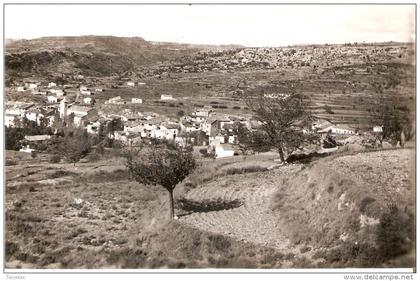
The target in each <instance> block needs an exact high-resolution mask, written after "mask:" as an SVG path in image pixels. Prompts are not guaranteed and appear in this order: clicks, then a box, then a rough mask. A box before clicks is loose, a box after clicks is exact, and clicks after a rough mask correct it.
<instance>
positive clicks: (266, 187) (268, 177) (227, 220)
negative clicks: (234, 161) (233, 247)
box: [179, 165, 300, 252]
mask: <svg viewBox="0 0 420 281" xmlns="http://www.w3.org/2000/svg"><path fill="white" fill-rule="evenodd" d="M298 169H300V166H298V165H296V166H295V165H291V166H286V167H281V168H280V169H279V170H275V171H270V172H263V173H252V174H245V175H233V176H227V177H224V178H221V179H218V180H216V181H213V182H211V183H209V184H206V185H204V186H202V187H200V188H196V189H194V190H191V191H190V192H189V193H188V194H187V195H186V198H187V199H190V200H195V201H201V200H205V199H207V200H211V199H216V198H223V199H225V200H226V201H230V200H234V199H238V200H241V201H242V202H243V205H242V206H240V207H238V208H234V209H229V210H221V211H213V212H205V213H204V212H202V213H192V214H190V215H186V216H183V217H181V218H179V220H180V221H181V222H183V223H185V224H188V225H190V226H193V227H196V228H199V229H202V230H205V231H209V232H213V233H217V234H222V235H226V236H230V237H232V238H234V239H237V240H240V241H246V242H251V243H254V244H258V245H262V246H267V247H271V248H275V249H279V250H287V251H289V252H296V249H295V250H294V248H295V247H291V245H289V240H288V239H287V237H286V236H285V235H284V234H283V232H282V229H281V225H279V219H278V216H275V215H274V213H273V212H272V211H271V209H270V205H271V200H272V195H273V192H275V190H276V187H277V186H278V185H279V184H281V181H282V178H283V177H287V176H288V175H290V174H291V173H292V172H294V171H297V170H298ZM262 177H263V180H261V179H262ZM244 184H246V186H245V185H244Z"/></svg>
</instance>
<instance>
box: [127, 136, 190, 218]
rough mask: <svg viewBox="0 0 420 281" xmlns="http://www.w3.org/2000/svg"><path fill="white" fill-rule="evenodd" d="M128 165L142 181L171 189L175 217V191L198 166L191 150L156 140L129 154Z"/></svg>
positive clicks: (171, 209) (171, 212)
mask: <svg viewBox="0 0 420 281" xmlns="http://www.w3.org/2000/svg"><path fill="white" fill-rule="evenodd" d="M126 158H127V167H128V169H129V171H130V174H131V176H132V177H133V178H134V179H135V180H136V181H137V182H139V183H143V184H146V185H159V186H162V187H163V188H165V189H166V190H167V191H168V192H169V202H170V218H173V216H174V204H173V190H174V189H175V187H176V185H177V184H178V183H179V182H181V181H182V180H184V179H185V178H186V177H187V176H188V175H189V174H190V173H191V172H192V171H193V170H194V168H195V167H196V162H195V159H194V157H193V155H192V151H191V149H188V148H183V147H179V146H176V145H175V144H170V143H165V142H152V143H150V144H148V145H147V146H144V147H143V148H142V149H141V150H137V151H135V152H134V153H133V152H132V153H127V156H126Z"/></svg>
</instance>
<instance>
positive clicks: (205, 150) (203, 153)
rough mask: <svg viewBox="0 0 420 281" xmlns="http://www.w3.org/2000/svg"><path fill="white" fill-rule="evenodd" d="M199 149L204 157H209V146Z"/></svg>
mask: <svg viewBox="0 0 420 281" xmlns="http://www.w3.org/2000/svg"><path fill="white" fill-rule="evenodd" d="M199 151H200V153H201V154H202V155H203V156H204V157H207V156H208V155H209V153H208V151H207V148H200V150H199Z"/></svg>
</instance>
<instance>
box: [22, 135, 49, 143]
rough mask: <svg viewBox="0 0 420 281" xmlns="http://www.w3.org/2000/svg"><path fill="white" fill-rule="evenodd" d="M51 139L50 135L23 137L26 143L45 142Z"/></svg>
mask: <svg viewBox="0 0 420 281" xmlns="http://www.w3.org/2000/svg"><path fill="white" fill-rule="evenodd" d="M49 139H51V136H50V135H35V136H25V140H26V141H33V142H35V141H46V140H49Z"/></svg>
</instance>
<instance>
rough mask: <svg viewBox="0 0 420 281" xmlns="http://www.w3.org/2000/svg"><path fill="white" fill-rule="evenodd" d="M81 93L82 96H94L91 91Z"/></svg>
mask: <svg viewBox="0 0 420 281" xmlns="http://www.w3.org/2000/svg"><path fill="white" fill-rule="evenodd" d="M80 93H81V94H82V95H86V96H90V95H91V94H92V92H91V91H88V90H83V91H80Z"/></svg>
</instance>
